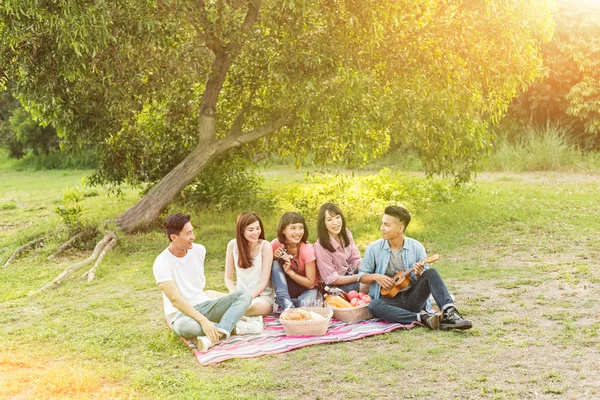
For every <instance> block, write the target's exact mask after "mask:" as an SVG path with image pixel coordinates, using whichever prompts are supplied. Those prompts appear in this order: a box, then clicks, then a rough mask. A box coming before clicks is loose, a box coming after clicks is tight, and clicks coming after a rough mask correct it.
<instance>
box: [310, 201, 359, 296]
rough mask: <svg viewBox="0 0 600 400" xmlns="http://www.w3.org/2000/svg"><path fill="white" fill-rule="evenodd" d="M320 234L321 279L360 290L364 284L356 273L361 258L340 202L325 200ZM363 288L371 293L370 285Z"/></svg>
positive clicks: (318, 247) (319, 259) (317, 256)
mask: <svg viewBox="0 0 600 400" xmlns="http://www.w3.org/2000/svg"><path fill="white" fill-rule="evenodd" d="M317 235H318V239H317V242H316V243H315V256H316V259H317V266H318V268H319V274H320V275H321V279H323V281H324V282H325V284H326V285H328V286H330V287H339V288H340V289H342V290H343V291H345V292H346V293H348V292H349V291H351V290H356V291H359V290H360V288H361V284H360V283H359V282H358V279H357V277H358V275H357V274H358V270H359V268H360V265H361V263H362V258H361V256H360V252H359V251H358V248H357V247H356V244H355V243H354V239H353V238H352V233H350V231H349V230H348V228H346V218H344V214H342V210H341V209H340V208H339V207H338V206H337V205H335V204H333V203H325V204H323V205H322V206H321V209H320V210H319V217H318V219H317ZM363 289H364V290H363V291H364V292H365V293H366V292H368V285H363Z"/></svg>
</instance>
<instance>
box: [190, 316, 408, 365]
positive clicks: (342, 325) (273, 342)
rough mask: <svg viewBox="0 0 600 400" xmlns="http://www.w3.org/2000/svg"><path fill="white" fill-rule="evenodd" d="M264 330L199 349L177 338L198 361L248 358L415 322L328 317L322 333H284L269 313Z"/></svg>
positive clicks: (357, 336)
mask: <svg viewBox="0 0 600 400" xmlns="http://www.w3.org/2000/svg"><path fill="white" fill-rule="evenodd" d="M264 322H265V330H264V332H263V333H262V334H260V335H245V336H235V335H234V336H231V337H230V338H229V339H227V340H223V341H221V342H219V343H217V345H215V346H214V347H212V348H210V349H209V350H208V351H205V352H203V353H201V352H199V351H198V350H197V349H196V346H195V345H194V344H193V343H191V342H189V341H187V340H185V339H183V338H181V340H183V341H184V342H185V344H186V345H187V346H188V347H189V348H190V349H191V350H192V351H193V352H194V356H195V357H196V360H198V362H199V363H200V364H202V365H210V364H216V363H220V362H222V361H225V360H229V359H232V358H252V357H259V356H264V355H266V354H278V353H285V352H287V351H290V350H294V349H298V348H300V347H304V346H311V345H313V344H320V343H333V342H341V341H347V340H356V339H361V338H364V337H367V336H373V335H379V334H381V333H388V332H391V331H393V330H396V329H411V328H413V327H415V326H417V325H418V322H413V323H412V324H410V325H402V324H396V323H391V322H387V321H383V320H381V319H377V318H374V319H370V320H367V321H360V322H354V323H348V322H342V321H339V320H337V319H335V318H331V323H330V325H329V329H328V330H327V333H326V334H325V335H323V336H286V335H285V331H284V329H283V325H281V323H280V322H279V318H278V316H273V315H270V316H268V317H266V318H265V319H264Z"/></svg>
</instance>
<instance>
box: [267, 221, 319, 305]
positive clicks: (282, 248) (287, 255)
mask: <svg viewBox="0 0 600 400" xmlns="http://www.w3.org/2000/svg"><path fill="white" fill-rule="evenodd" d="M307 238H308V227H307V226H306V221H305V220H304V217H302V215H300V214H298V213H295V212H286V213H285V214H283V216H282V217H281V219H280V220H279V226H278V227H277V239H274V240H273V241H272V242H271V245H272V246H273V260H274V261H273V268H272V270H271V279H272V281H273V287H274V288H275V295H276V301H277V304H278V305H279V307H281V308H282V309H284V310H286V309H288V308H291V307H298V306H300V305H301V304H302V303H303V302H310V301H314V300H316V299H317V295H318V290H317V288H316V287H315V284H316V280H317V267H316V265H315V250H314V248H313V246H312V245H311V244H309V243H308V242H307V241H306V240H307Z"/></svg>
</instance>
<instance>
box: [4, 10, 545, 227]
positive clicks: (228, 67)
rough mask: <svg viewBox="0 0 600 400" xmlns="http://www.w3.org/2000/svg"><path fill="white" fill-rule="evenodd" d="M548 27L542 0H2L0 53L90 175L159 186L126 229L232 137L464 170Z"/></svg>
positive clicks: (536, 62) (535, 61)
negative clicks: (403, 148) (90, 156)
mask: <svg viewBox="0 0 600 400" xmlns="http://www.w3.org/2000/svg"><path fill="white" fill-rule="evenodd" d="M551 34H552V9H551V5H550V0H532V1H510V2H509V1H500V0H483V1H478V2H470V1H452V0H441V1H437V0H405V1H384V0H377V1H376V0H371V1H365V0H305V1H300V0H284V1H281V0H272V1H267V0H264V1H260V0H230V1H226V0H205V1H203V0H195V1H185V0H158V1H152V0H129V1H124V2H121V1H119V2H113V1H107V0H96V1H91V0H88V1H85V0H83V1H82V0H18V1H14V0H5V1H4V2H3V3H2V5H0V38H1V44H0V46H1V53H0V62H1V64H0V65H2V68H3V69H4V73H5V77H6V79H8V80H9V81H10V82H11V84H13V85H14V86H15V87H16V91H17V93H18V95H19V98H20V100H21V102H22V104H23V105H24V106H25V107H26V109H27V110H28V111H30V112H31V113H32V114H33V115H34V116H35V117H36V118H37V119H39V120H40V121H43V122H47V123H49V122H51V123H52V124H53V125H54V126H55V127H56V128H57V130H58V132H59V135H60V136H61V138H62V140H63V142H64V145H65V146H66V147H69V146H71V147H77V146H87V145H90V144H93V145H97V146H98V148H99V151H100V165H99V167H98V169H97V171H96V173H95V174H94V176H93V177H92V180H93V181H94V182H96V183H116V184H119V183H124V182H128V183H140V182H152V183H155V182H158V183H157V184H156V185H155V186H154V187H153V189H152V190H150V192H148V194H147V195H146V196H145V197H144V198H143V199H142V200H141V201H140V203H138V204H137V205H135V206H134V207H132V209H130V210H128V211H126V212H125V213H124V214H122V215H121V216H119V218H117V222H118V223H119V225H120V226H121V227H122V228H123V229H125V230H126V231H130V230H133V229H136V228H138V227H140V226H144V225H145V224H147V223H148V222H150V221H152V220H153V219H154V218H156V216H157V215H158V213H159V212H160V210H161V209H162V208H164V207H165V206H166V205H168V204H169V203H170V202H171V201H172V200H173V199H174V198H175V196H176V195H177V194H178V193H179V192H180V191H181V190H182V189H183V188H184V187H185V186H186V185H187V184H189V183H190V182H191V180H193V179H194V178H196V177H197V176H198V175H199V174H200V173H201V171H202V169H203V168H204V167H205V166H206V165H209V164H210V163H211V162H212V161H214V160H215V159H216V157H217V156H219V155H220V154H223V153H225V152H227V151H230V150H231V149H233V148H236V147H239V146H245V151H249V152H252V153H262V152H278V153H280V154H306V153H308V152H310V153H312V154H314V156H315V160H316V161H317V162H319V163H332V162H346V163H349V164H362V163H364V162H366V161H367V160H368V159H369V158H370V157H372V156H377V155H379V154H381V153H383V152H384V151H385V150H386V149H387V148H388V146H389V145H390V143H410V144H412V145H413V146H414V147H415V148H416V149H417V150H418V151H419V153H420V155H421V157H422V158H423V160H424V165H425V167H426V170H427V172H428V173H432V174H433V173H444V174H449V175H452V176H454V177H455V178H456V179H457V180H458V181H464V180H466V179H468V178H469V177H470V176H471V174H472V173H473V171H474V170H475V167H476V164H477V161H478V160H479V158H480V156H481V155H482V154H483V153H485V152H486V151H487V148H488V145H489V137H488V135H489V134H488V130H487V127H488V126H489V124H491V123H494V122H496V121H498V119H499V118H501V116H502V115H503V113H504V112H505V111H506V108H507V106H508V104H509V103H510V101H511V99H512V98H513V97H514V96H515V95H516V94H517V93H518V92H520V91H523V90H525V89H526V88H527V87H528V85H530V84H531V83H532V82H534V81H535V80H536V79H537V78H538V77H539V76H540V75H541V73H542V62H541V57H540V51H539V46H540V44H541V43H542V42H544V41H547V40H548V39H549V38H550V36H551ZM259 139H260V140H259Z"/></svg>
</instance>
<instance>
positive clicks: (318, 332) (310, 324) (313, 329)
mask: <svg viewBox="0 0 600 400" xmlns="http://www.w3.org/2000/svg"><path fill="white" fill-rule="evenodd" d="M301 309H302V310H305V311H309V312H310V311H312V312H315V313H317V314H319V315H321V316H322V317H323V319H320V320H308V321H306V320H304V321H291V320H286V319H285V315H286V313H288V312H291V310H293V309H288V310H285V311H284V312H283V313H281V316H280V317H279V321H280V322H281V324H282V325H283V328H284V329H285V334H286V335H287V336H323V335H324V334H326V333H327V329H328V328H329V321H330V320H331V316H332V315H333V310H331V309H330V308H324V307H302V308H301ZM282 317H283V318H282Z"/></svg>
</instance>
